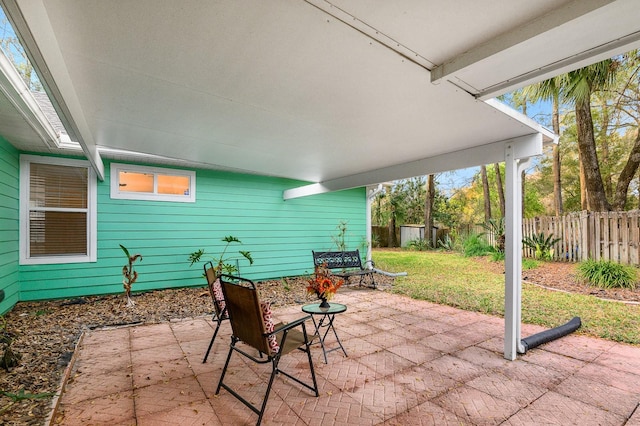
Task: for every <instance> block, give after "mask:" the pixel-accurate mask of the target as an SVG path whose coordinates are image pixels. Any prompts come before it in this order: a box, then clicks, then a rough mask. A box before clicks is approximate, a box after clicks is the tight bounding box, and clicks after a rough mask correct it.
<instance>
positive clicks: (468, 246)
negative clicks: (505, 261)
mask: <svg viewBox="0 0 640 426" xmlns="http://www.w3.org/2000/svg"><path fill="white" fill-rule="evenodd" d="M494 251H495V249H494V248H493V247H492V246H491V245H490V244H489V243H487V241H486V240H485V239H484V238H483V237H482V236H481V235H478V234H475V235H470V236H469V238H467V239H466V240H464V242H463V243H462V253H463V254H464V256H465V257H474V256H486V255H488V254H491V253H493V252H494Z"/></svg>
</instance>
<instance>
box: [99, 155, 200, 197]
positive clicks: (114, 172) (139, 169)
mask: <svg viewBox="0 0 640 426" xmlns="http://www.w3.org/2000/svg"><path fill="white" fill-rule="evenodd" d="M120 172H132V173H146V174H153V193H150V192H130V191H120ZM158 175H170V176H187V177H188V178H189V195H188V196H185V195H171V194H158ZM110 176H111V177H110V180H111V185H110V187H111V190H110V194H111V198H112V199H120V200H147V201H168V202H173V203H195V202H196V172H194V171H190V170H180V169H167V168H162V167H149V166H138V165H134V164H120V163H111V167H110Z"/></svg>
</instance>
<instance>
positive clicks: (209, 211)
mask: <svg viewBox="0 0 640 426" xmlns="http://www.w3.org/2000/svg"><path fill="white" fill-rule="evenodd" d="M105 171H106V173H107V176H106V177H105V181H104V182H99V183H98V260H97V262H96V263H84V264H68V265H24V266H22V267H21V274H20V277H21V296H22V299H23V300H37V299H48V298H70V297H77V296H82V295H92V294H108V293H120V292H122V276H121V270H122V267H123V265H124V264H125V263H126V260H127V259H126V257H125V256H124V254H123V252H122V250H121V249H120V247H119V244H123V245H125V246H126V247H127V248H128V249H129V250H130V251H131V252H132V253H140V254H142V256H143V260H142V262H138V263H136V265H135V268H136V270H137V271H138V272H139V278H138V281H137V282H136V283H135V284H134V286H133V290H134V291H146V290H152V289H163V288H175V287H186V286H203V285H204V283H205V282H204V279H203V278H202V264H199V265H193V266H192V267H189V262H188V260H187V259H188V257H189V253H191V252H192V251H195V250H198V249H201V248H202V249H205V251H206V252H207V253H216V254H217V253H218V252H219V250H221V249H222V247H223V245H224V243H223V242H222V241H221V239H222V238H223V237H224V236H226V235H233V236H235V237H238V238H239V239H240V240H241V241H242V242H243V244H242V245H238V244H232V245H231V246H230V248H229V250H228V253H229V254H231V255H233V254H234V253H235V254H237V253H238V250H248V251H250V252H251V254H252V256H253V259H254V261H255V262H254V265H252V266H249V264H248V261H246V260H245V259H244V258H242V260H240V268H241V273H242V275H244V276H246V277H248V278H251V279H254V280H262V279H269V278H280V277H284V276H292V275H300V274H305V273H309V272H312V269H313V259H312V257H311V250H326V249H331V248H332V247H333V241H332V238H331V237H332V235H336V234H337V232H338V231H337V226H338V224H339V223H340V221H346V222H348V230H347V243H348V245H349V248H354V249H355V248H359V245H360V244H361V242H362V241H363V240H364V237H365V233H366V231H365V230H366V217H365V214H366V205H365V200H366V199H365V190H364V189H354V190H348V191H341V192H336V193H329V194H321V195H317V196H311V197H304V198H299V199H294V200H287V201H283V199H282V193H283V191H284V190H285V189H289V188H293V187H296V186H299V185H303V184H304V183H303V182H296V181H292V180H287V179H279V178H268V177H262V176H253V175H242V174H235V173H227V172H216V171H208V170H207V171H203V170H197V171H196V184H197V188H196V202H195V203H169V202H155V201H137V200H120V199H111V198H110V196H109V178H110V177H109V175H108V174H109V167H108V166H107V167H105Z"/></svg>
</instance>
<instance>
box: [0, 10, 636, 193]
mask: <svg viewBox="0 0 640 426" xmlns="http://www.w3.org/2000/svg"><path fill="white" fill-rule="evenodd" d="M2 3H3V6H4V8H5V10H6V11H7V15H8V16H9V18H10V20H11V22H12V23H13V25H14V27H15V28H16V30H17V32H18V33H19V37H20V38H21V41H22V42H23V44H24V46H25V47H26V49H27V51H28V55H29V57H30V59H31V61H32V63H33V64H34V65H35V66H36V68H37V69H38V70H39V74H40V76H41V79H42V80H43V82H44V86H45V88H46V90H47V92H48V93H49V95H50V97H51V99H52V102H53V104H54V106H55V107H56V110H57V111H58V113H59V115H60V117H61V120H62V122H63V123H64V125H65V127H66V129H67V131H68V133H69V136H70V137H71V139H72V140H73V141H77V142H79V143H80V144H81V146H82V149H83V151H84V153H85V155H86V156H87V157H88V158H89V159H90V160H91V162H92V163H93V164H94V167H95V168H96V170H97V172H98V175H99V176H100V177H101V178H102V177H103V176H104V171H103V167H104V166H103V164H102V160H101V157H105V158H112V159H116V160H120V161H122V160H130V161H152V162H154V163H162V164H173V165H181V166H191V167H200V168H211V169H220V170H230V171H238V172H243V173H253V174H260V175H270V176H280V177H286V178H292V179H297V180H301V181H306V182H311V183H314V184H316V185H314V186H311V187H306V188H305V187H303V188H299V189H298V190H295V189H294V191H293V192H291V193H288V194H285V196H286V197H293V196H301V195H308V194H312V193H317V192H323V191H328V190H340V189H346V188H352V187H358V186H364V185H371V184H376V183H379V182H383V181H388V180H393V179H400V178H406V177H411V176H418V175H424V174H428V173H434V172H438V171H443V170H453V169H458V168H462V167H468V166H474V165H479V164H484V163H490V162H494V161H503V159H504V152H503V149H495V147H496V145H493V146H494V149H483V147H485V146H488V147H491V146H492V145H491V144H496V143H499V146H500V147H501V146H503V144H504V143H505V142H508V141H513V140H515V139H517V138H521V137H525V136H530V135H532V134H542V135H543V139H544V141H546V142H550V141H552V140H553V138H554V136H553V135H552V134H551V133H550V132H548V131H546V130H544V129H543V128H541V127H540V126H537V125H536V124H535V123H533V122H532V121H530V120H527V119H526V118H524V117H522V116H519V115H518V114H515V113H513V112H508V111H506V109H504V108H498V109H496V107H495V102H490V103H486V102H484V101H482V99H488V98H491V97H493V96H496V95H499V94H502V93H505V92H507V91H509V90H513V89H515V88H517V87H520V86H522V85H524V84H527V83H532V82H535V81H539V80H541V79H543V78H546V77H549V76H551V75H554V74H557V73H559V72H563V71H567V70H569V69H571V68H576V67H578V66H582V65H585V64H586V63H591V62H595V61H597V60H600V59H602V58H605V57H610V56H612V55H614V54H617V53H622V52H624V51H627V50H629V49H631V48H633V47H638V46H640V21H638V20H637V19H635V18H636V15H637V13H636V12H637V9H636V8H637V3H636V2H635V1H634V0H618V1H605V0H589V1H584V0H539V1H536V2H530V1H526V0H509V1H504V0H488V1H483V2H465V3H464V5H463V6H461V4H460V3H459V2H443V1H423V2H415V1H394V2H381V3H377V4H376V5H375V7H373V6H372V5H371V4H370V3H368V2H366V1H361V0H333V1H331V2H329V1H324V0H306V1H303V0H300V1H284V0H274V1H269V2H258V1H230V0H229V1H198V0H191V1H180V2H175V1H172V0H164V1H158V0H138V1H135V2H124V1H116V2H113V1H110V2H100V1H78V0H47V1H46V2H45V1H43V0H2ZM4 95H5V96H4V97H6V98H7V99H4V97H3V99H2V102H0V114H1V115H2V116H4V117H7V116H11V119H8V120H1V121H0V133H2V134H3V135H4V136H5V137H6V138H7V139H8V140H9V142H11V143H12V144H14V145H15V146H16V147H18V148H19V149H25V150H29V151H47V152H61V151H63V152H66V151H64V148H60V147H59V146H58V144H57V143H56V140H55V135H54V137H51V135H47V131H46V129H45V131H43V130H42V129H41V127H42V126H40V124H39V123H38V120H33V119H27V120H24V121H23V122H20V115H19V114H16V106H15V105H16V103H20V102H16V101H15V100H12V99H13V98H12V94H7V93H5V94H4ZM13 96H14V97H15V96H16V95H15V94H14V95H13ZM18 97H19V96H18ZM34 131H35V133H34V134H28V133H29V132H34ZM25 134H28V135H26V136H25ZM34 140H36V141H38V143H36V144H34ZM478 147H480V148H479V149H478ZM469 150H471V151H469ZM143 154H144V155H150V156H152V157H151V159H148V158H147V159H145V157H144V155H143ZM478 154H480V155H478Z"/></svg>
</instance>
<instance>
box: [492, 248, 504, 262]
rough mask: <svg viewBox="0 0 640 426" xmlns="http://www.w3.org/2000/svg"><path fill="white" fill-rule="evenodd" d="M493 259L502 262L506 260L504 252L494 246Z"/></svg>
mask: <svg viewBox="0 0 640 426" xmlns="http://www.w3.org/2000/svg"><path fill="white" fill-rule="evenodd" d="M491 260H493V261H494V262H502V261H503V260H504V252H503V251H500V250H498V249H496V248H494V249H493V252H492V253H491Z"/></svg>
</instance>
